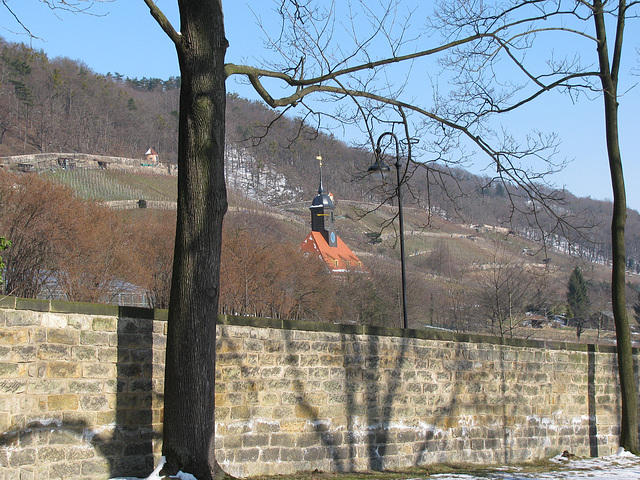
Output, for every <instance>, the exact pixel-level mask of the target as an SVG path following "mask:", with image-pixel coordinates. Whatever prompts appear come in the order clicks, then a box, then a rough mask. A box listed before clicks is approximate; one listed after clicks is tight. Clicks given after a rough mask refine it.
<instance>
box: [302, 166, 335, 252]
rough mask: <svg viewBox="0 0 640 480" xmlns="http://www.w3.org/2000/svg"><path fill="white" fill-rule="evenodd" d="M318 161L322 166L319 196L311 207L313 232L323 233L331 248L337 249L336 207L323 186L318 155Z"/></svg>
mask: <svg viewBox="0 0 640 480" xmlns="http://www.w3.org/2000/svg"><path fill="white" fill-rule="evenodd" d="M316 160H318V162H319V164H320V183H319V185H318V195H317V196H316V197H315V198H314V199H313V202H312V203H311V206H310V207H309V210H311V230H312V231H314V232H319V233H321V234H322V236H323V237H324V238H325V240H326V241H327V243H328V244H329V246H331V247H335V246H336V245H337V243H336V232H335V228H334V218H333V211H334V210H335V208H336V207H335V205H334V204H333V200H331V197H330V196H329V195H327V194H326V193H324V186H323V184H322V156H321V155H318V156H317V157H316Z"/></svg>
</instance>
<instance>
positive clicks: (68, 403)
mask: <svg viewBox="0 0 640 480" xmlns="http://www.w3.org/2000/svg"><path fill="white" fill-rule="evenodd" d="M78 406H79V399H78V396H77V395H72V394H65V395H49V396H48V397H47V409H48V410H49V411H53V412H58V411H61V410H77V409H78Z"/></svg>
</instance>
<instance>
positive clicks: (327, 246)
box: [300, 155, 370, 273]
mask: <svg viewBox="0 0 640 480" xmlns="http://www.w3.org/2000/svg"><path fill="white" fill-rule="evenodd" d="M317 159H318V161H319V162H320V186H319V187H318V195H316V197H315V198H314V199H313V201H312V202H311V206H310V207H309V210H311V233H310V234H309V236H307V238H306V239H305V241H304V242H302V245H300V250H302V251H303V252H306V253H310V254H315V255H318V256H319V257H320V258H321V259H322V260H324V262H325V263H326V264H327V267H328V268H329V271H330V272H331V273H346V272H357V273H370V272H369V270H368V269H367V268H366V267H365V266H364V265H362V262H361V261H360V259H359V258H358V257H356V255H355V253H353V252H352V251H351V249H350V248H349V247H348V246H347V245H346V244H345V243H344V242H343V241H342V240H341V239H340V237H339V236H338V235H337V233H336V230H335V223H334V222H335V218H334V210H335V208H336V207H335V205H334V203H333V199H332V198H331V195H327V194H326V193H324V186H323V184H322V157H321V156H320V155H318V157H317Z"/></svg>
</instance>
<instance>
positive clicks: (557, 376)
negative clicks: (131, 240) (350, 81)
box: [0, 298, 637, 480]
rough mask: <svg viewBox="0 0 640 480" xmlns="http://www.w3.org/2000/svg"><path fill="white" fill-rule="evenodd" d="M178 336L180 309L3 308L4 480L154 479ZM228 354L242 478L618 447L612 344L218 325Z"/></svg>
mask: <svg viewBox="0 0 640 480" xmlns="http://www.w3.org/2000/svg"><path fill="white" fill-rule="evenodd" d="M165 332H166V311H157V310H156V311H154V310H148V309H139V308H124V307H120V308H119V307H113V306H104V305H87V304H73V303H67V302H48V301H32V300H22V299H15V298H4V299H2V300H0V432H2V433H1V434H0V480H9V479H11V480H13V479H21V480H23V479H30V480H49V479H54V478H55V479H57V478H65V479H88V480H104V479H108V478H110V477H114V476H139V477H145V476H146V475H148V474H149V473H150V472H151V470H152V468H153V465H154V464H155V463H156V462H157V459H158V455H159V452H160V448H161V433H160V432H161V423H162V392H163V375H164V353H165V351H164V346H165V340H166V338H165ZM217 352H218V356H217V378H216V391H215V396H216V405H217V407H216V454H217V457H218V460H219V462H220V463H221V464H222V466H223V468H225V470H227V471H228V472H229V473H231V474H233V475H236V476H252V475H259V474H279V473H291V472H296V471H302V470H314V469H318V470H323V471H352V470H379V469H401V468H406V467H411V466H416V465H428V464H432V463H442V462H447V463H483V464H487V463H497V464H504V463H519V462H526V461H532V460H536V459H543V458H548V457H551V456H553V455H556V454H557V453H560V452H562V451H564V450H569V451H570V452H572V453H574V454H576V455H581V456H589V455H607V454H610V453H613V452H614V451H615V450H616V449H617V435H618V431H619V425H618V415H619V406H618V398H619V395H618V386H617V376H616V375H617V371H616V361H615V352H614V349H613V348H611V347H596V346H587V345H573V344H564V343H549V342H535V341H524V340H507V339H501V338H493V337H480V336H471V335H456V334H453V333H450V332H442V331H433V332H432V331H402V330H394V329H381V328H370V327H362V326H344V325H331V324H315V323H305V322H287V321H276V320H271V319H256V318H247V317H226V316H221V317H220V319H219V325H218V337H217ZM635 353H636V354H637V352H635Z"/></svg>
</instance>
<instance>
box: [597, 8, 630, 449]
mask: <svg viewBox="0 0 640 480" xmlns="http://www.w3.org/2000/svg"><path fill="white" fill-rule="evenodd" d="M594 7H595V8H594V20H595V24H596V35H597V37H598V59H599V62H600V79H601V82H602V88H603V97H604V114H605V130H606V137H607V152H608V156H609V169H610V171H611V183H612V186H613V216H612V220H611V247H612V254H613V265H612V270H611V299H612V305H613V318H614V321H615V325H616V340H617V350H618V352H617V353H618V369H619V376H620V389H621V394H622V395H621V396H622V399H621V400H622V402H621V403H622V419H621V422H620V423H621V432H620V446H621V447H624V448H625V449H626V450H628V451H630V452H633V453H639V452H640V445H639V444H638V404H637V396H636V395H637V390H636V381H635V377H634V373H633V353H632V350H631V333H630V329H629V319H628V317H627V303H626V299H625V268H626V255H625V233H624V231H625V225H626V221H627V199H626V193H625V186H624V175H623V171H622V157H621V154H620V144H619V141H618V95H617V88H618V85H617V81H618V78H617V77H618V68H619V58H620V51H621V48H622V33H623V31H624V17H625V8H626V6H625V2H624V1H620V2H619V4H618V9H619V10H618V26H617V27H618V28H617V32H616V39H615V44H614V49H615V50H614V55H613V61H612V64H611V66H610V65H609V54H608V50H607V38H606V30H605V23H604V13H603V5H602V2H601V1H600V0H595V1H594Z"/></svg>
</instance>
